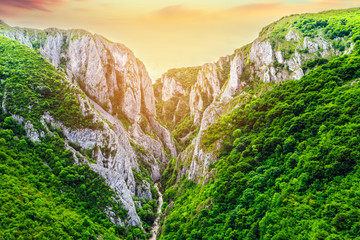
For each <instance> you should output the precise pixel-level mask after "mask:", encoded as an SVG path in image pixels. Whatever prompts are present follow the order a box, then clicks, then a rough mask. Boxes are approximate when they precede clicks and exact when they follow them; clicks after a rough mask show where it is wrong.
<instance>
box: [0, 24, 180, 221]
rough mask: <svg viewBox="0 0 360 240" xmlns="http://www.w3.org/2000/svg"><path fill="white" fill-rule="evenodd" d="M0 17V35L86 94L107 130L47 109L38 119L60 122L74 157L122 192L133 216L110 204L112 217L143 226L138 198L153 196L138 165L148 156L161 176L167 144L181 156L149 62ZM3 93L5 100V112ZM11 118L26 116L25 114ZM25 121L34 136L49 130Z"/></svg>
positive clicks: (76, 35)
mask: <svg viewBox="0 0 360 240" xmlns="http://www.w3.org/2000/svg"><path fill="white" fill-rule="evenodd" d="M0 24H1V28H0V34H2V35H4V36H6V37H9V38H12V39H15V40H17V41H19V42H21V43H23V44H25V45H27V46H29V47H30V48H33V49H35V50H36V51H38V52H39V53H40V54H41V55H42V56H43V57H44V58H45V59H47V60H48V61H49V62H50V63H51V64H52V65H54V66H55V67H56V68H58V69H59V70H61V71H63V72H64V73H65V74H66V76H67V79H68V81H69V84H71V85H72V84H75V85H77V86H78V87H80V88H81V90H83V91H84V92H85V93H86V95H87V97H85V98H84V97H83V96H80V95H78V99H79V102H80V106H81V109H82V112H83V113H84V114H85V112H87V113H89V112H91V113H92V114H93V115H94V116H95V119H96V121H99V122H102V123H103V125H104V129H103V130H92V129H73V128H69V127H66V126H65V125H63V124H62V123H61V122H59V121H57V120H56V119H54V118H53V117H52V116H51V115H50V114H48V113H44V115H43V116H42V117H41V120H40V121H41V123H42V125H43V127H44V129H47V131H48V134H52V133H51V131H52V130H51V128H52V127H54V126H57V128H60V129H61V131H62V132H63V134H64V136H65V142H66V146H67V148H68V149H69V150H70V151H71V152H73V155H74V159H75V160H76V162H77V163H78V164H83V163H87V164H89V166H90V167H91V168H92V169H93V170H94V171H96V172H98V173H99V174H100V175H101V176H102V177H103V178H104V179H105V181H106V183H107V184H108V185H109V186H110V187H111V188H112V189H113V190H114V191H115V192H116V193H117V194H118V196H119V199H120V201H121V203H122V204H123V206H124V208H125V209H126V210H127V212H128V217H127V219H126V220H125V222H124V223H123V222H121V220H120V219H115V218H114V216H115V215H114V214H113V213H112V212H111V209H108V211H107V214H108V217H109V219H110V220H111V221H113V222H114V223H116V224H119V225H124V224H126V225H139V226H141V221H140V219H139V217H138V215H137V212H136V208H135V204H134V201H133V197H135V196H137V197H143V198H148V199H152V195H151V191H150V183H148V182H146V181H140V182H137V181H136V180H135V178H134V173H133V170H136V171H138V172H139V171H140V168H139V165H140V164H145V163H146V165H147V166H150V169H149V171H150V174H151V177H152V180H153V181H158V180H159V179H160V176H161V173H160V165H161V164H165V163H166V162H167V161H168V157H167V155H166V154H165V148H168V149H169V152H170V154H171V156H172V157H176V155H177V150H176V147H175V144H174V141H173V140H172V138H171V135H170V132H169V131H168V130H167V129H165V128H164V127H162V126H161V125H160V124H159V123H158V122H157V121H156V120H155V117H156V109H155V97H154V91H153V87H152V81H151V79H150V77H149V74H148V73H147V71H146V68H145V66H144V64H143V63H142V62H141V61H140V60H138V59H137V58H136V57H135V56H134V54H133V53H132V52H131V51H130V50H129V49H128V48H126V47H125V46H124V45H122V44H116V43H111V42H110V41H108V40H106V39H105V38H103V37H102V36H100V35H92V34H90V33H88V32H85V31H82V30H70V31H63V30H58V29H47V30H44V31H40V30H32V29H20V28H12V27H9V26H8V25H6V24H4V23H0ZM74 87H76V86H74ZM6 97H7V96H6V94H5V96H4V101H3V102H2V108H3V110H4V111H6ZM13 118H14V119H16V120H18V121H19V122H23V119H22V117H21V116H16V115H14V116H13ZM23 124H24V127H25V130H26V133H27V136H28V137H29V138H30V139H31V140H32V141H34V142H36V141H41V136H44V132H39V131H38V130H36V129H35V128H34V126H33V125H32V123H31V122H25V123H23ZM74 144H75V145H76V146H77V147H78V148H80V149H81V150H87V151H88V152H89V151H90V152H91V157H92V159H94V160H96V164H94V163H89V162H88V160H87V159H86V157H85V156H83V155H82V153H81V152H80V151H78V150H77V149H74V147H73V146H74Z"/></svg>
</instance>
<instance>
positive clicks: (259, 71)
mask: <svg viewBox="0 0 360 240" xmlns="http://www.w3.org/2000/svg"><path fill="white" fill-rule="evenodd" d="M356 13H357V9H350V10H344V11H337V12H336V11H335V12H323V13H317V14H306V15H292V16H290V17H284V18H282V19H280V20H279V21H277V22H274V23H272V24H270V25H269V26H266V27H265V28H263V29H262V31H261V32H260V34H259V37H258V38H257V39H255V40H254V41H253V42H252V43H250V44H248V45H246V46H243V47H241V48H239V49H237V50H235V52H234V53H233V54H232V55H230V56H226V57H222V58H220V59H219V60H218V61H217V62H216V63H207V64H204V65H203V66H201V67H199V68H200V71H198V72H197V74H196V73H194V74H192V75H190V74H188V75H186V74H185V72H186V70H185V69H186V68H183V69H178V70H176V69H174V70H170V72H168V73H165V74H163V76H162V78H161V79H159V80H158V82H159V83H158V84H156V85H155V86H154V87H155V92H159V93H160V96H162V97H158V99H157V103H156V105H158V106H160V107H158V108H159V109H158V110H160V108H162V109H161V111H158V114H159V115H160V114H162V115H165V116H170V118H173V119H175V118H174V117H171V116H172V115H171V114H173V113H175V114H176V111H174V109H177V108H178V106H177V107H176V108H175V105H176V104H174V103H177V102H180V101H179V100H177V99H179V96H181V97H180V98H181V101H182V102H181V103H183V104H180V105H181V106H188V107H187V110H185V112H186V113H187V115H186V116H188V117H187V118H182V122H181V121H180V122H179V121H178V122H174V121H173V122H172V121H171V119H169V118H167V119H163V121H164V120H165V121H167V122H171V124H172V125H175V127H172V128H169V129H171V130H172V129H174V130H173V136H174V137H175V139H176V141H177V142H178V143H180V145H181V147H183V148H186V147H187V146H188V145H189V146H190V147H187V148H186V149H185V150H184V151H183V152H181V154H180V155H179V159H180V161H178V162H179V163H181V164H182V165H183V169H182V170H181V172H182V173H183V175H185V174H186V173H188V174H189V176H188V178H189V179H192V180H197V181H198V180H200V179H201V178H202V177H203V176H204V175H205V174H206V171H205V170H206V169H207V168H208V167H209V164H211V163H212V162H214V161H216V159H217V157H216V154H215V155H214V152H215V151H213V150H212V151H206V150H205V149H204V148H203V147H202V143H201V137H202V136H203V134H204V131H206V130H207V129H208V127H209V126H211V125H212V124H214V123H215V121H216V120H217V119H218V118H219V117H220V116H222V115H224V114H226V113H229V112H230V111H232V109H233V108H234V107H235V106H237V105H238V104H241V102H242V98H244V96H243V95H244V94H245V95H246V94H247V93H250V95H254V94H255V95H256V94H261V93H262V92H264V91H267V90H269V89H271V88H272V87H273V85H276V84H280V83H282V82H284V81H288V80H294V79H300V78H301V77H302V76H304V74H306V73H308V72H309V71H310V70H311V69H312V68H314V67H315V66H317V65H319V64H320V65H321V64H323V63H325V62H327V61H328V60H329V59H331V58H332V57H335V56H341V55H343V54H348V53H351V52H352V51H353V48H354V46H355V43H354V42H355V39H356V38H354V37H353V34H354V33H353V32H356V30H352V31H353V32H352V31H351V29H352V28H355V27H354V26H356V23H357V19H356V20H351V19H349V20H346V22H344V25H342V22H341V20H342V19H343V15H351V16H356ZM329 16H331V18H334V19H332V20H327V18H328V17H329ZM346 19H347V18H346ZM355 29H356V28H355ZM190 69H192V68H188V70H187V71H190ZM175 71H178V73H175ZM181 72H183V74H185V75H186V77H185V78H189V79H191V80H186V83H185V82H184V80H182V79H184V77H183V78H181V77H179V76H181ZM165 83H166V84H165ZM174 86H176V88H177V89H181V88H182V89H187V91H184V92H183V93H181V92H179V91H178V92H176V91H175V90H171V89H173V88H174ZM160 88H161V89H160ZM258 88H264V89H263V90H262V91H260V90H259V89H258ZM254 90H256V91H258V92H256V91H254ZM170 93H173V95H169V94H170ZM164 96H166V97H164ZM185 102H186V103H185ZM182 112H184V110H182ZM168 126H171V125H169V124H168ZM187 129H189V130H187ZM188 134H189V135H188ZM194 135H195V136H196V137H195V136H194ZM186 137H189V138H190V140H191V141H186ZM194 138H195V140H193V139H194ZM220 147H221V143H219V145H218V146H215V148H216V150H219V149H218V148H220Z"/></svg>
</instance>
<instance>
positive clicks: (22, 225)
mask: <svg viewBox="0 0 360 240" xmlns="http://www.w3.org/2000/svg"><path fill="white" fill-rule="evenodd" d="M359 14H360V10H359V9H348V10H336V11H327V12H321V13H317V14H301V15H291V16H289V17H284V18H282V19H280V20H279V21H277V22H274V23H272V24H270V25H269V26H266V27H265V28H263V30H262V31H261V32H260V34H259V37H258V38H257V39H255V40H254V41H253V42H252V43H250V44H248V45H245V46H243V47H241V48H239V49H237V50H235V51H234V53H233V54H231V55H229V56H224V57H221V58H219V60H218V61H216V62H214V63H206V64H204V65H202V66H195V67H184V68H177V69H170V70H168V71H167V72H166V73H164V74H163V75H162V76H161V78H159V79H157V80H156V82H155V84H154V85H153V84H152V81H151V79H150V77H149V74H148V73H147V70H146V68H145V66H144V64H143V63H142V62H141V61H140V60H139V59H137V58H136V57H135V55H134V54H133V53H132V52H131V51H130V50H129V49H128V48H127V47H125V46H124V45H122V44H118V43H112V42H111V41H109V40H107V39H105V38H104V37H102V36H100V35H97V34H91V33H89V32H86V31H84V30H59V29H46V30H36V29H25V28H18V27H10V26H8V25H7V24H5V23H4V22H0V52H1V54H0V101H1V111H0V142H1V144H0V159H1V162H0V172H1V175H0V177H1V180H2V181H1V188H0V195H1V198H0V201H1V207H0V208H1V211H0V216H1V218H0V219H1V220H0V229H1V231H0V236H1V238H4V239H18V238H21V237H22V238H25V239H30V238H35V239H45V238H48V239H54V238H60V239H62V238H64V239H124V238H125V239H147V238H149V237H150V235H151V230H154V229H155V230H154V231H156V229H158V224H160V230H159V233H158V237H159V238H160V239H354V238H356V237H357V236H358V235H359V224H360V217H359V216H360V215H359V214H360V213H359V211H358V191H357V186H358V183H359V177H358V176H359V172H358V171H359V170H358V159H359V156H360V149H359V143H360V140H359V137H358V136H359V120H358V116H359V112H358V111H359V101H358V100H359V99H358V95H359V83H358V81H359V78H360V70H359V69H360V65H359V63H360V61H359V60H360V59H359V53H360V46H359V44H360V42H359V40H360V28H359V27H358V26H360V25H359V23H360V18H359ZM159 181H160V183H159ZM155 182H157V184H160V189H161V191H162V192H163V198H164V204H163V205H162V206H158V204H159V203H161V202H162V200H161V197H162V195H161V193H159V192H158V191H157V185H155V184H154V183H155ZM158 200H159V201H158ZM158 209H161V210H162V214H160V215H158V214H157V211H158ZM156 217H160V218H161V219H160V220H161V221H158V222H157V221H155V219H156ZM154 222H155V225H154V226H155V227H154V228H153V229H152V228H151V226H152V225H153V223H154Z"/></svg>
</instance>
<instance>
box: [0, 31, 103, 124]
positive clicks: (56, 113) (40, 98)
mask: <svg viewBox="0 0 360 240" xmlns="http://www.w3.org/2000/svg"><path fill="white" fill-rule="evenodd" d="M0 79H2V80H1V83H0V92H1V93H3V94H2V96H3V98H4V97H5V96H7V97H6V99H5V100H6V108H7V111H8V112H10V113H13V114H17V115H21V116H23V117H25V118H26V119H28V120H30V121H32V122H33V123H35V122H38V118H39V116H41V115H42V114H43V113H44V112H45V111H47V112H49V113H50V114H51V115H52V116H53V117H55V118H56V119H57V120H60V121H61V122H62V123H64V124H65V125H66V126H69V127H73V128H85V127H88V128H92V129H98V128H102V124H101V123H97V122H95V121H94V120H93V116H91V115H89V116H88V117H86V118H84V117H83V114H82V112H81V109H80V106H79V105H80V103H79V100H78V96H79V94H80V91H79V90H78V89H76V88H75V87H74V86H72V85H70V84H69V83H68V82H67V81H66V79H65V76H64V74H62V73H59V72H57V71H56V70H55V68H54V67H53V66H52V65H50V63H48V62H47V61H46V60H45V59H43V58H42V57H41V56H39V55H38V54H36V53H35V52H34V51H33V50H31V49H29V48H27V47H26V46H25V45H22V44H20V43H18V42H16V41H14V40H10V39H8V38H6V37H2V36H0Z"/></svg>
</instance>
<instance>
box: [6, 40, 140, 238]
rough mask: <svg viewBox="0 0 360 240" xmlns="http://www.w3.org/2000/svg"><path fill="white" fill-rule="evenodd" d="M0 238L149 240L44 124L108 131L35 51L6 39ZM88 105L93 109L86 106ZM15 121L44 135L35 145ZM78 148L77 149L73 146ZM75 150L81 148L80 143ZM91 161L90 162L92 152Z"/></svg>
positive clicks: (78, 93) (100, 181)
mask: <svg viewBox="0 0 360 240" xmlns="http://www.w3.org/2000/svg"><path fill="white" fill-rule="evenodd" d="M0 53H1V54H0V81H1V83H0V100H1V102H2V103H3V107H4V109H5V110H6V112H4V111H3V110H4V109H3V108H1V110H0V172H1V174H0V180H1V181H0V182H1V183H0V196H1V197H0V238H1V239H99V238H101V239H124V238H127V239H134V238H138V239H144V238H145V235H144V233H143V231H142V230H141V229H140V228H138V227H129V228H128V229H127V228H125V227H121V226H118V225H115V224H113V223H112V222H110V220H109V218H108V214H109V212H112V214H113V217H114V218H119V219H122V221H123V220H125V218H126V217H127V212H126V210H125V209H124V208H123V206H122V205H121V204H120V201H119V199H118V197H117V195H116V194H115V193H114V192H113V191H112V190H111V189H110V188H109V187H108V186H107V185H106V183H105V181H104V180H103V179H102V178H101V177H100V176H99V175H98V174H97V173H95V172H93V171H92V170H91V169H90V168H89V167H88V166H87V165H80V166H79V165H75V164H74V159H73V153H72V152H71V151H69V150H66V149H65V141H64V139H63V134H62V132H61V129H58V128H57V127H53V126H50V129H51V130H52V133H48V132H47V131H46V130H45V129H44V126H43V125H42V124H41V123H40V117H41V116H42V115H43V114H44V112H49V113H50V114H51V115H52V116H53V117H54V118H55V119H56V120H60V121H61V122H62V123H64V124H65V125H66V126H69V127H72V128H84V127H86V128H93V129H99V128H102V125H101V124H100V123H97V122H94V119H93V116H92V115H91V114H89V113H88V109H89V106H85V110H84V112H82V110H81V108H80V102H79V100H78V97H83V95H81V91H79V90H78V89H77V88H75V87H73V86H72V85H71V84H69V83H68V82H66V80H65V77H64V75H63V74H62V73H59V72H57V71H56V70H55V69H54V67H53V66H51V65H50V64H49V63H48V62H46V61H45V60H44V59H43V58H42V57H40V56H39V55H38V54H36V52H34V51H33V50H30V49H29V48H27V47H26V46H24V45H21V44H20V43H18V42H16V41H13V40H10V39H8V38H5V37H0ZM84 105H87V104H84ZM11 114H12V115H13V114H16V115H19V116H21V117H23V118H24V121H30V122H32V123H33V125H34V127H35V129H37V130H39V131H44V133H45V135H44V136H43V137H41V142H32V141H30V140H29V139H28V138H27V137H26V136H25V130H24V127H23V126H22V125H20V124H19V123H18V121H17V120H15V119H14V118H13V117H11ZM70 144H71V143H70ZM73 146H74V147H75V148H78V147H77V144H76V143H73ZM86 155H89V154H88V153H87V152H86Z"/></svg>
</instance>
